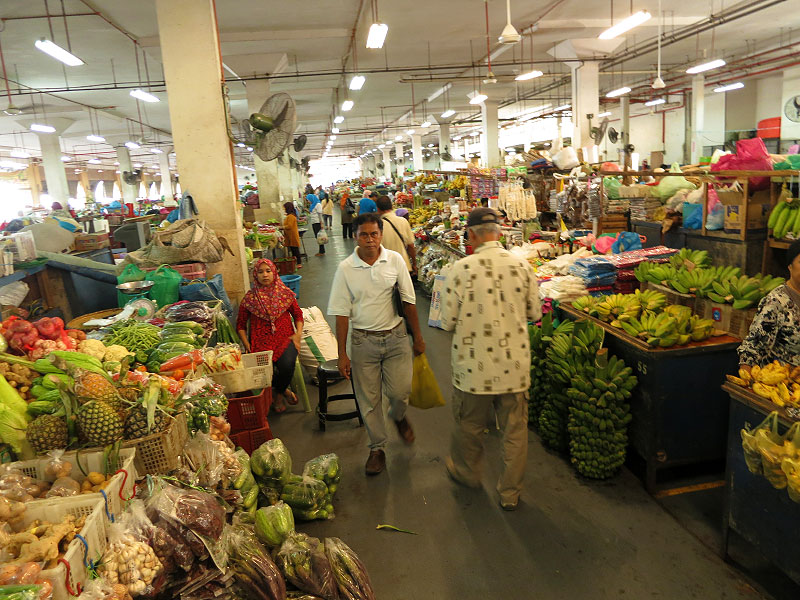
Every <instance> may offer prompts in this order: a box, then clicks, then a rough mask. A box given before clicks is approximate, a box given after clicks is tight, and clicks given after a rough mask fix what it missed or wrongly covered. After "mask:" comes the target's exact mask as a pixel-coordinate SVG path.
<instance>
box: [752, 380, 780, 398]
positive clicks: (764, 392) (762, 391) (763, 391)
mask: <svg viewBox="0 0 800 600" xmlns="http://www.w3.org/2000/svg"><path fill="white" fill-rule="evenodd" d="M774 389H775V387H774V386H771V385H764V384H763V383H760V382H758V381H756V382H755V383H754V384H753V391H754V392H755V393H756V394H758V395H759V396H761V397H762V398H766V399H767V400H772V391H773V390H774Z"/></svg>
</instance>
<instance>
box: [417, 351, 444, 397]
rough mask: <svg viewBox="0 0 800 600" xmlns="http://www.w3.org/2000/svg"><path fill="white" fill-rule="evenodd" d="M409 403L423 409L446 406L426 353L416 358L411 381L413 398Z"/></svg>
mask: <svg viewBox="0 0 800 600" xmlns="http://www.w3.org/2000/svg"><path fill="white" fill-rule="evenodd" d="M408 403H409V404H410V405H411V406H413V407H415V408H422V409H426V408H436V407H437V406H444V397H442V391H441V390H440V389H439V383H438V382H437V381H436V376H435V375H434V374H433V371H431V366H430V365H429V364H428V357H427V356H425V354H424V353H423V354H420V355H419V356H415V357H414V375H413V377H412V379H411V397H410V398H409V399H408Z"/></svg>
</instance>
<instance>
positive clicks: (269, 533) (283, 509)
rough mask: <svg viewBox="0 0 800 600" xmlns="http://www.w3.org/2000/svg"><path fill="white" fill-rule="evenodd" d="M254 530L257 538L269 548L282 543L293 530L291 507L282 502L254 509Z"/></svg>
mask: <svg viewBox="0 0 800 600" xmlns="http://www.w3.org/2000/svg"><path fill="white" fill-rule="evenodd" d="M255 530H256V535H257V536H258V539H259V540H261V542H263V543H264V544H266V545H267V546H269V547H271V548H275V547H277V546H280V545H281V544H283V542H284V541H285V540H286V537H287V536H288V535H289V534H290V533H292V532H293V531H294V514H293V513H292V507H291V506H289V505H288V504H284V503H283V502H278V503H277V504H276V505H275V506H267V507H265V508H259V509H258V511H256V523H255Z"/></svg>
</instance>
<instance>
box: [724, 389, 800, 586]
mask: <svg viewBox="0 0 800 600" xmlns="http://www.w3.org/2000/svg"><path fill="white" fill-rule="evenodd" d="M722 389H723V390H724V392H725V393H727V394H728V397H729V401H730V419H729V422H728V449H727V458H728V460H727V468H726V472H725V504H724V507H725V508H724V512H723V522H722V556H723V558H726V559H727V558H728V542H729V540H730V533H731V531H734V532H736V533H737V534H738V535H739V536H741V537H742V538H743V539H745V540H746V541H747V542H749V543H750V544H752V545H753V547H754V548H755V549H756V550H757V551H758V552H759V553H760V554H761V555H762V556H764V557H765V558H767V559H768V560H769V561H771V562H772V563H773V564H774V565H775V566H777V567H778V568H779V569H780V570H782V571H783V572H784V573H786V575H788V576H789V577H790V578H791V579H793V580H794V581H795V582H797V583H798V584H800V535H798V531H800V504H798V503H796V502H793V501H792V500H791V499H790V498H789V494H788V493H787V491H786V490H785V489H783V490H778V489H775V488H774V487H772V485H771V484H770V483H769V481H767V479H766V478H765V477H764V476H763V475H754V474H753V473H751V472H750V470H749V469H748V468H747V464H746V463H745V459H744V452H743V450H742V436H741V430H742V429H743V428H744V427H745V426H749V427H756V426H757V425H758V424H759V423H761V422H762V421H763V420H764V419H765V418H766V417H767V415H768V414H769V413H771V412H772V411H775V410H777V411H778V416H779V420H778V423H779V432H780V433H781V434H784V433H785V432H786V430H787V429H788V428H789V427H790V426H791V424H792V423H794V421H795V420H796V419H795V418H792V417H791V416H789V414H788V413H787V411H786V409H785V408H781V407H779V406H777V405H776V404H773V403H772V402H769V401H768V400H766V399H764V398H762V397H761V396H759V395H757V394H756V393H754V392H753V391H752V390H749V389H745V388H742V387H739V386H738V385H733V384H731V383H725V384H724V385H723V386H722ZM795 414H796V415H797V417H800V412H796V413H795Z"/></svg>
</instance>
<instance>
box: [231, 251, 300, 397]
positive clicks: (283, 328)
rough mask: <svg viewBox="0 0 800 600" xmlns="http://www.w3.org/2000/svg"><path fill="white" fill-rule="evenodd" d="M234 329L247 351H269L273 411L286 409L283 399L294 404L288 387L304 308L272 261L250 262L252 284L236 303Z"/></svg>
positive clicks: (293, 367)
mask: <svg viewBox="0 0 800 600" xmlns="http://www.w3.org/2000/svg"><path fill="white" fill-rule="evenodd" d="M293 320H294V322H292V321H293ZM248 321H249V322H250V335H249V337H248V334H247V324H248ZM236 330H237V331H238V332H239V338H240V339H241V340H242V344H243V345H244V347H245V350H246V351H247V352H264V351H266V350H272V361H273V374H272V389H273V391H274V392H275V394H274V398H273V409H274V410H275V412H278V413H282V412H283V411H285V410H286V402H288V403H289V404H297V397H296V396H295V395H294V394H293V393H292V392H291V391H289V390H288V387H289V383H290V382H291V380H292V376H293V375H294V370H295V363H296V362H297V353H298V351H299V350H300V340H301V339H302V335H303V311H301V310H300V306H299V305H298V304H297V298H296V297H295V295H294V292H292V290H290V289H289V288H288V287H286V285H285V284H284V283H283V282H282V281H281V279H280V277H279V276H278V269H277V268H276V267H275V265H274V263H273V262H272V261H271V260H267V259H266V258H262V259H259V260H257V261H256V262H255V263H254V264H253V287H252V289H251V290H250V291H248V292H247V294H245V296H244V299H243V300H242V303H241V304H240V305H239V318H238V319H237V320H236Z"/></svg>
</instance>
